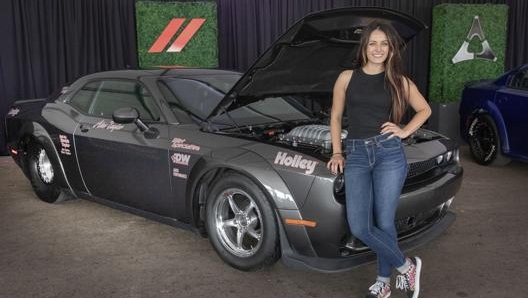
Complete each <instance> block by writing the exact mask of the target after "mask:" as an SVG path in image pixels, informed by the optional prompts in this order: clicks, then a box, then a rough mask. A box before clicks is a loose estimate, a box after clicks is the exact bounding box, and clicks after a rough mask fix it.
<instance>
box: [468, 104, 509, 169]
mask: <svg viewBox="0 0 528 298" xmlns="http://www.w3.org/2000/svg"><path fill="white" fill-rule="evenodd" d="M468 136H469V150H470V152H471V155H472V156H473V159H474V160H475V161H476V162H477V163H479V164H481V165H494V166H502V165H505V164H507V163H508V162H509V161H510V159H509V158H507V157H506V156H504V155H503V154H502V151H501V150H502V149H501V140H500V136H499V133H498V130H497V126H496V125H495V122H494V121H493V119H492V118H491V117H490V116H489V115H486V114H479V115H477V116H476V117H475V119H473V121H472V122H471V125H470V126H469V129H468Z"/></svg>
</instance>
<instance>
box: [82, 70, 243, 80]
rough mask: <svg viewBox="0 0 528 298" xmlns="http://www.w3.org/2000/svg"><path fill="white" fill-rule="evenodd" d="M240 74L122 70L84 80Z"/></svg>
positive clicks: (201, 71) (200, 71) (207, 71)
mask: <svg viewBox="0 0 528 298" xmlns="http://www.w3.org/2000/svg"><path fill="white" fill-rule="evenodd" d="M226 74H240V73H239V72H236V71H231V70H222V69H212V68H154V69H122V70H108V71H100V72H96V73H92V74H88V75H85V76H83V80H84V81H87V80H93V79H100V78H120V79H137V78H138V77H147V76H154V77H156V76H164V77H175V76H176V77H177V76H197V75H226Z"/></svg>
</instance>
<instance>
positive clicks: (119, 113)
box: [112, 107, 139, 124]
mask: <svg viewBox="0 0 528 298" xmlns="http://www.w3.org/2000/svg"><path fill="white" fill-rule="evenodd" d="M137 119H139V112H138V110H137V109H136V108H132V107H126V108H120V109H117V110H115V111H114V113H113V114H112V120H114V122H115V123H120V124H128V123H132V122H135V121H136V120H137Z"/></svg>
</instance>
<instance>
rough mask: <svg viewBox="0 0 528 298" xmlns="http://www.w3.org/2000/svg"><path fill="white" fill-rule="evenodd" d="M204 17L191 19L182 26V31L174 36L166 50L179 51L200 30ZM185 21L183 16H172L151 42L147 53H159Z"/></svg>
mask: <svg viewBox="0 0 528 298" xmlns="http://www.w3.org/2000/svg"><path fill="white" fill-rule="evenodd" d="M205 21H206V20H205V19H199V18H196V19H191V21H190V22H189V24H188V25H187V26H186V27H184V28H183V30H182V32H181V33H180V34H179V35H178V36H177V37H176V40H174V42H173V43H172V45H171V46H170V47H169V48H168V49H167V52H170V53H173V52H181V51H182V50H183V48H185V46H186V45H187V43H188V42H189V41H190V40H191V39H192V37H193V36H194V35H195V34H196V32H198V30H200V27H202V25H203V24H204V23H205ZM184 22H185V19H184V18H174V19H172V20H171V21H170V22H169V24H168V25H167V26H166V27H165V29H163V31H162V32H161V34H160V36H159V37H158V38H157V39H156V41H155V42H154V43H153V44H152V46H151V47H150V49H149V50H148V52H149V53H161V52H162V51H163V50H164V49H165V48H166V47H167V45H168V44H169V42H170V41H171V39H173V38H174V36H175V35H176V33H177V32H178V30H179V29H180V27H181V26H182V25H183V23H184Z"/></svg>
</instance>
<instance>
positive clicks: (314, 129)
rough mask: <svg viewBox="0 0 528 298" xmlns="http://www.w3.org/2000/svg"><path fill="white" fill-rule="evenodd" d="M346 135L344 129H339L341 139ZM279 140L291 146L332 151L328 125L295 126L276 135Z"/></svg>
mask: <svg viewBox="0 0 528 298" xmlns="http://www.w3.org/2000/svg"><path fill="white" fill-rule="evenodd" d="M347 135H348V132H347V131H346V130H342V131H341V140H343V139H345V138H346V137H347ZM278 139H279V141H280V142H286V143H288V144H290V145H291V146H293V147H320V148H321V149H322V153H330V152H332V140H331V135H330V126H328V125H320V124H310V125H302V126H297V127H295V128H293V129H292V130H290V131H289V132H287V133H284V134H280V135H279V136H278Z"/></svg>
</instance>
